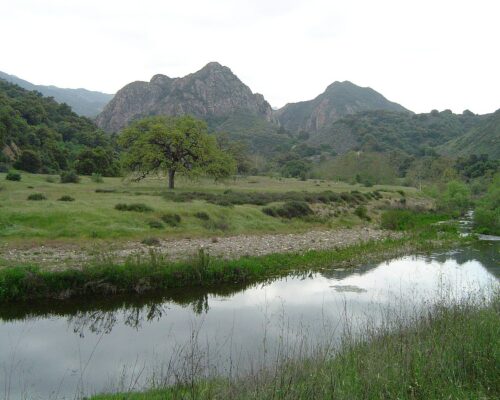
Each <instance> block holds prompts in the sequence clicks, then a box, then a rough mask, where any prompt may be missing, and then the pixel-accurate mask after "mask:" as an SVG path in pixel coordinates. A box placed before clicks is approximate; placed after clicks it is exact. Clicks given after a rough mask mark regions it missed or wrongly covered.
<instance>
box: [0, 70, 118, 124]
mask: <svg viewBox="0 0 500 400" xmlns="http://www.w3.org/2000/svg"><path fill="white" fill-rule="evenodd" d="M0 79H4V80H6V81H7V82H10V83H14V84H16V85H18V86H21V87H22V88H23V89H26V90H36V91H37V92H40V93H41V94H43V95H44V96H46V97H53V98H54V100H55V101H57V102H58V103H66V104H67V105H69V106H70V107H71V108H72V109H73V111H75V112H76V113H77V114H79V115H83V116H85V117H89V118H94V117H95V116H96V115H97V114H99V113H100V112H101V111H102V110H103V108H104V106H105V105H106V104H107V103H108V102H109V101H110V100H111V99H112V98H113V95H112V94H108V93H101V92H96V91H92V90H87V89H82V88H80V89H63V88H59V87H57V86H45V85H35V84H33V83H31V82H28V81H25V80H24V79H21V78H18V77H17V76H15V75H9V74H6V73H5V72H1V71H0Z"/></svg>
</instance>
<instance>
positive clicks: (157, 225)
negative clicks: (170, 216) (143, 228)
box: [148, 219, 163, 229]
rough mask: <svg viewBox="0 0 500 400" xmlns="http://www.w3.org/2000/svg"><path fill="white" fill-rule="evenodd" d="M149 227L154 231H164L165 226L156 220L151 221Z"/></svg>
mask: <svg viewBox="0 0 500 400" xmlns="http://www.w3.org/2000/svg"><path fill="white" fill-rule="evenodd" d="M148 225H149V227H150V228H153V229H162V228H163V224H162V223H161V221H158V220H156V219H154V220H152V221H149V222H148Z"/></svg>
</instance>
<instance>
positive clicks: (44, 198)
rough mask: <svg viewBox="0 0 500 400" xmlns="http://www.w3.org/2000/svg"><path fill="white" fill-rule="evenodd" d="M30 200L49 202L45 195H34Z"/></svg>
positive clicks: (29, 197)
mask: <svg viewBox="0 0 500 400" xmlns="http://www.w3.org/2000/svg"><path fill="white" fill-rule="evenodd" d="M28 200H32V201H40V200H47V197H45V195H44V194H42V193H32V194H30V195H29V196H28Z"/></svg>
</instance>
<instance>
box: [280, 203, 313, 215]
mask: <svg viewBox="0 0 500 400" xmlns="http://www.w3.org/2000/svg"><path fill="white" fill-rule="evenodd" d="M275 211H276V214H277V215H278V216H280V217H282V218H296V217H305V216H307V215H311V214H312V213H313V210H311V207H309V204H307V203H306V202H305V201H290V202H287V203H285V204H283V205H282V206H281V207H277V208H276V209H275Z"/></svg>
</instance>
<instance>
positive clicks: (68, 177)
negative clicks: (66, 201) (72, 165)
mask: <svg viewBox="0 0 500 400" xmlns="http://www.w3.org/2000/svg"><path fill="white" fill-rule="evenodd" d="M60 176H61V183H78V182H80V177H79V176H78V175H77V173H76V172H75V171H64V172H62V173H61V175H60Z"/></svg>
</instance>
